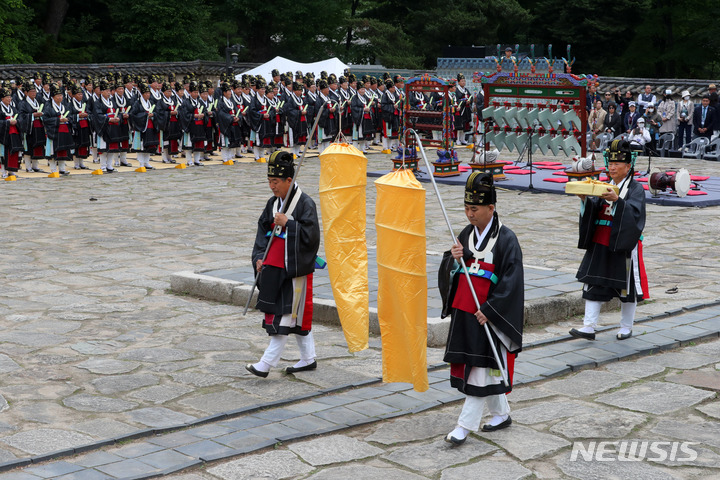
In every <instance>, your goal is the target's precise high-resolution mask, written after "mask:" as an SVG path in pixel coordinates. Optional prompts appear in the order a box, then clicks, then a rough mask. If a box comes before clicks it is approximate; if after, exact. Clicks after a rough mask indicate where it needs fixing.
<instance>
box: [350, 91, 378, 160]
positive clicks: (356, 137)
mask: <svg viewBox="0 0 720 480" xmlns="http://www.w3.org/2000/svg"><path fill="white" fill-rule="evenodd" d="M366 93H367V92H366V88H365V84H364V83H361V84H359V85H358V90H357V95H355V96H353V98H352V101H351V110H352V120H353V141H355V142H357V146H358V149H360V150H362V151H363V153H367V151H368V143H370V142H372V139H373V138H374V137H375V125H374V123H373V118H372V107H371V106H370V105H371V103H372V99H370V98H368V97H367V95H366Z"/></svg>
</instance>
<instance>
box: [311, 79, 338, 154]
mask: <svg viewBox="0 0 720 480" xmlns="http://www.w3.org/2000/svg"><path fill="white" fill-rule="evenodd" d="M337 107H338V103H337V101H336V100H333V99H332V97H331V96H330V86H329V85H328V83H327V81H325V80H322V79H320V81H319V82H318V98H317V100H316V101H315V115H320V120H319V121H318V128H317V130H318V136H317V138H318V153H322V152H323V151H325V149H326V148H327V147H329V146H330V143H331V142H332V141H333V140H335V136H336V135H337V134H338V119H337Z"/></svg>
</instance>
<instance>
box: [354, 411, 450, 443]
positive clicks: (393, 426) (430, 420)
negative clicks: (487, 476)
mask: <svg viewBox="0 0 720 480" xmlns="http://www.w3.org/2000/svg"><path fill="white" fill-rule="evenodd" d="M459 413H460V412H459V411H453V412H432V415H428V414H422V415H413V416H412V417H401V418H398V419H395V420H391V421H386V422H382V423H380V424H378V425H377V427H376V428H375V431H374V432H373V433H371V434H370V435H368V436H366V437H365V440H367V441H368V442H377V443H382V444H384V445H391V444H393V443H404V442H413V441H416V440H425V439H428V438H435V437H441V438H444V437H445V435H447V433H448V432H449V431H450V430H452V429H453V428H455V425H456V424H457V416H458V414H459Z"/></svg>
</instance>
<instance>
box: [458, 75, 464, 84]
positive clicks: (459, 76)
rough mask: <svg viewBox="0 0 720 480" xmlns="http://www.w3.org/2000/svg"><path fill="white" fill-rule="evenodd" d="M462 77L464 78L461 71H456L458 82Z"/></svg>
mask: <svg viewBox="0 0 720 480" xmlns="http://www.w3.org/2000/svg"><path fill="white" fill-rule="evenodd" d="M463 78H465V75H463V74H462V73H458V74H457V79H458V82H459V81H460V80H462V79H463Z"/></svg>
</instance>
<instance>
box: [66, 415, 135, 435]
mask: <svg viewBox="0 0 720 480" xmlns="http://www.w3.org/2000/svg"><path fill="white" fill-rule="evenodd" d="M73 428H75V430H77V431H79V432H82V433H87V434H88V435H92V436H93V437H97V438H99V439H106V438H114V437H119V436H121V435H125V434H127V433H130V432H134V431H136V430H137V427H133V426H130V425H128V424H127V423H122V422H118V421H116V420H112V419H110V418H95V419H92V420H87V421H85V422H80V423H76V424H74V425H73Z"/></svg>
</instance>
